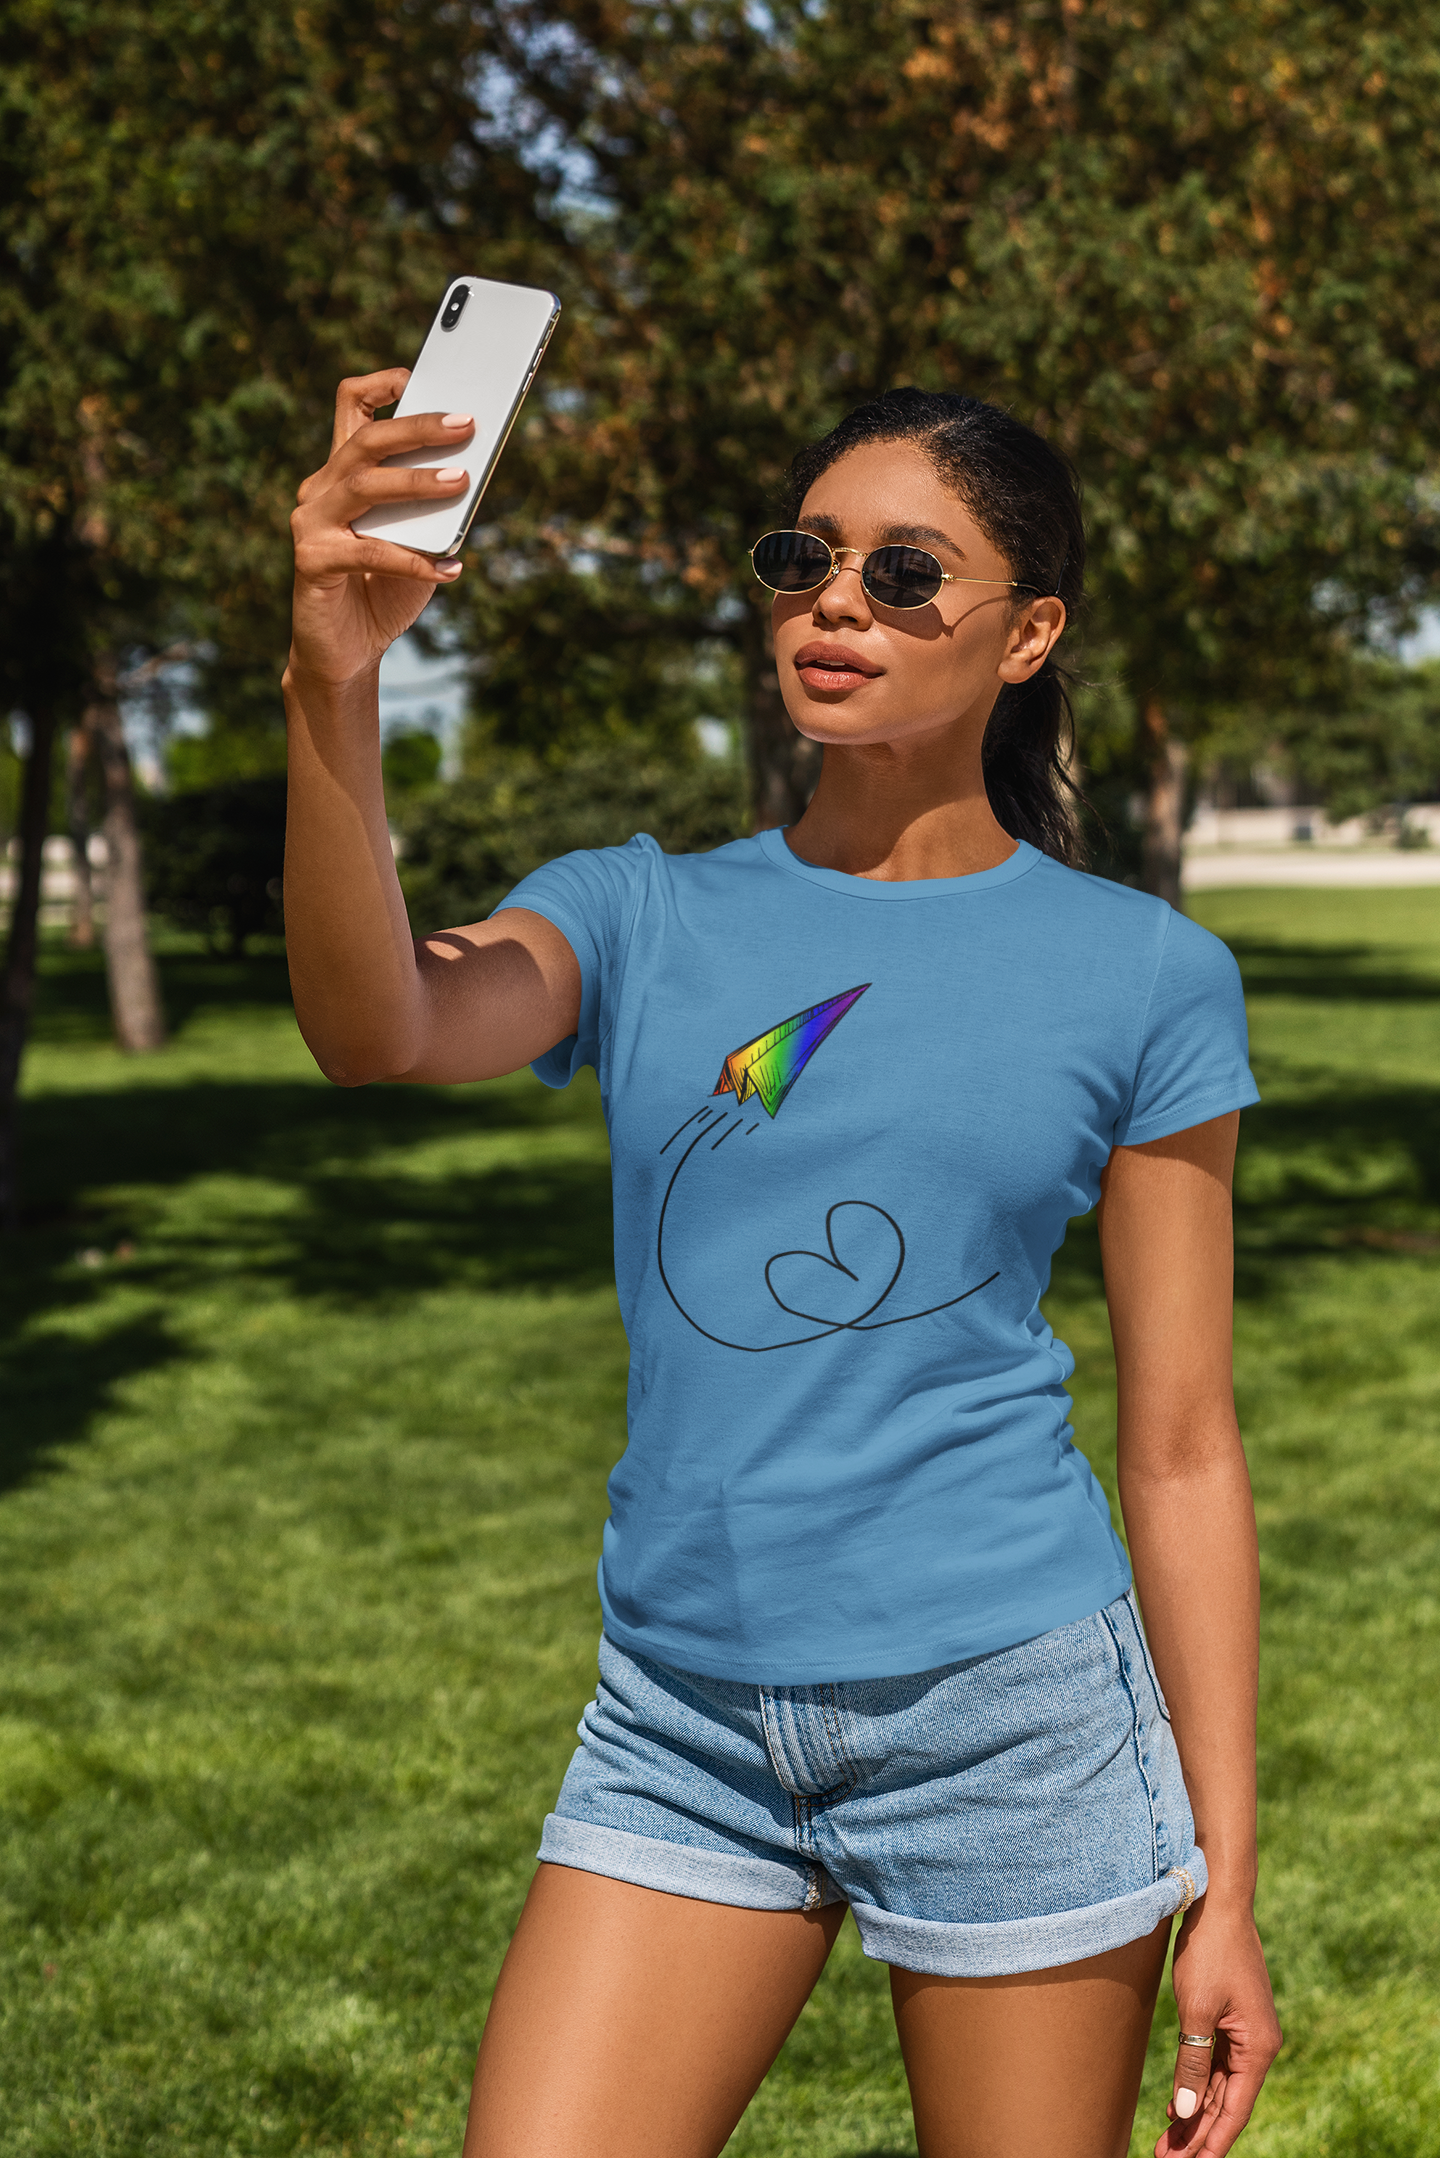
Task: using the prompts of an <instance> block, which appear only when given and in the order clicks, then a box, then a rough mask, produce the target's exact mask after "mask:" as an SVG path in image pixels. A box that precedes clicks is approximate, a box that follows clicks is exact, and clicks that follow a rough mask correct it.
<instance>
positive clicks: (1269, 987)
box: [1226, 936, 1440, 1004]
mask: <svg viewBox="0 0 1440 2158" xmlns="http://www.w3.org/2000/svg"><path fill="white" fill-rule="evenodd" d="M1226 942H1227V943H1228V945H1229V947H1230V949H1231V951H1232V952H1233V953H1234V954H1235V957H1236V959H1237V960H1238V961H1239V962H1240V971H1241V973H1242V975H1243V976H1244V979H1245V988H1246V991H1247V993H1248V994H1249V995H1251V996H1282V997H1319V998H1321V999H1327V1000H1333V1001H1335V1002H1337V1003H1346V1004H1351V1003H1367V1004H1370V1003H1374V1004H1414V1003H1431V1004H1433V1003H1440V974H1435V973H1425V972H1421V971H1420V970H1418V969H1414V968H1409V967H1405V966H1404V965H1397V963H1396V955H1395V951H1394V948H1393V947H1391V946H1386V945H1375V944H1301V943H1296V944H1291V943H1287V942H1285V941H1283V940H1281V939H1278V938H1277V939H1271V938H1262V937H1244V936H1233V937H1227V939H1226Z"/></svg>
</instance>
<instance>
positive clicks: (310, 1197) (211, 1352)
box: [0, 890, 1440, 2158]
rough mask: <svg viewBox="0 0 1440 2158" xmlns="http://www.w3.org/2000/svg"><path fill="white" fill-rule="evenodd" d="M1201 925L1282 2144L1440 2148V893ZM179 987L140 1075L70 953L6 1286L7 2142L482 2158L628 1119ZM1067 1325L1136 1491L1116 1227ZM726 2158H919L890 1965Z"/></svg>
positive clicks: (3, 1780) (572, 1558)
mask: <svg viewBox="0 0 1440 2158" xmlns="http://www.w3.org/2000/svg"><path fill="white" fill-rule="evenodd" d="M1196 912H1197V913H1198V914H1199V915H1200V917H1201V918H1202V919H1203V920H1204V921H1206V922H1207V923H1208V924H1209V925H1210V926H1211V927H1213V928H1215V929H1216V930H1218V931H1219V932H1220V933H1221V934H1222V935H1224V936H1225V937H1226V938H1227V939H1228V940H1229V941H1230V943H1231V944H1232V946H1233V947H1234V949H1235V950H1236V951H1237V953H1238V954H1239V956H1240V958H1241V961H1242V964H1243V965H1244V967H1245V970H1246V976H1247V982H1248V986H1249V991H1250V999H1251V1016H1252V1029H1253V1039H1254V1049H1255V1062H1256V1070H1257V1075H1258V1077H1259V1079H1260V1083H1261V1086H1262V1088H1263V1090H1264V1093H1265V1102H1264V1105H1263V1106H1262V1107H1261V1108H1260V1109H1258V1110H1256V1111H1254V1112H1251V1113H1249V1114H1248V1115H1247V1118H1246V1130H1245V1134H1244V1139H1243V1143H1242V1144H1243V1151H1242V1160H1241V1169H1240V1177H1239V1200H1240V1205H1239V1263H1238V1289H1239V1305H1238V1318H1237V1369H1238V1380H1239V1397H1240V1404H1241V1412H1242V1417H1243V1420H1244V1424H1245V1428H1246V1432H1247V1437H1248V1440H1249V1444H1250V1448H1251V1454H1252V1461H1253V1465H1254V1473H1255V1482H1256V1491H1257V1498H1258V1503H1259V1510H1260V1520H1261V1537H1262V1547H1263V1554H1264V1571H1265V1589H1266V1602H1265V1673H1264V1704H1263V1728H1262V1794H1263V1800H1262V1802H1263V1816H1262V1830H1263V1839H1264V1841H1263V1851H1264V1872H1263V1880H1262V1888H1261V1917H1262V1924H1263V1928H1264V1932H1265V1937H1266V1941H1267V1944H1268V1947H1269V1950H1270V1954H1271V1958H1272V1964H1273V1968H1274V1973H1275V1978H1276V1988H1277V1993H1278V1995H1279V1998H1280V2003H1281V2012H1282V2017H1283V2020H1284V2022H1285V2026H1286V2031H1287V2039H1288V2043H1287V2049H1286V2052H1285V2053H1284V2055H1283V2056H1282V2058H1281V2062H1280V2064H1279V2066H1278V2067H1277V2069H1276V2071H1275V2073H1274V2075H1273V2076H1272V2079H1271V2084H1270V2086H1269V2089H1268V2090H1267V2093H1266V2096H1265V2098H1264V2099H1263V2100H1262V2107H1261V2112H1260V2114H1259V2115H1258V2117H1257V2122H1256V2125H1255V2127H1254V2128H1253V2129H1252V2131H1251V2133H1250V2135H1249V2137H1248V2138H1247V2142H1246V2145H1245V2147H1246V2148H1247V2149H1248V2150H1249V2151H1250V2152H1252V2153H1253V2154H1254V2158H1292V2154H1293V2158H1299V2154H1300V2153H1301V2152H1302V2151H1303V2152H1305V2153H1307V2154H1312V2153H1319V2154H1323V2158H1440V2076H1437V2061H1440V1985H1437V1980H1440V1971H1437V1962H1440V1954H1437V1944H1440V1717H1437V1715H1436V1711H1435V1702H1436V1678H1437V1666H1440V1655H1437V1644H1440V1568H1437V1561H1440V1535H1437V1528H1440V1478H1437V1447H1436V1443H1435V1433H1436V1427H1437V1420H1440V1330H1437V1325H1436V1310H1435V1304H1436V1292H1437V1288H1440V890H1437V891H1428V890H1427V891H1418V892H1376V893H1346V894H1343V895H1341V894H1329V893H1323V892H1263V893H1238V892H1237V893H1211V894H1207V895H1205V896H1204V897H1203V899H1202V900H1200V901H1199V902H1198V903H1197V905H1196ZM166 986H167V997H168V999H169V1003H170V1008H171V1011H172V1015H173V1017H174V1018H175V1021H176V1033H175V1039H174V1042H173V1044H172V1046H171V1047H170V1048H169V1049H167V1050H166V1051H165V1052H164V1054H163V1055H161V1056H158V1057H156V1058H153V1059H149V1060H146V1061H136V1062H128V1063H127V1062H125V1061H123V1060H122V1059H120V1058H119V1057H118V1056H117V1055H116V1054H115V1052H114V1051H113V1050H112V1049H111V1048H110V1046H109V1044H108V1041H107V1038H106V1030H105V1024H104V1014H103V996H102V993H101V988H100V984H99V980H98V977H97V974H96V971H95V968H94V966H93V964H91V963H90V962H89V961H86V960H80V959H76V958H71V957H67V956H65V955H62V954H59V953H55V954H52V956H51V959H50V962H49V968H48V972H47V977H46V985H45V1001H44V1008H43V1010H42V1013H41V1016H40V1022H39V1026H38V1029H37V1037H36V1043H35V1047H34V1050H33V1053H32V1056H31V1059H30V1062H29V1066H28V1074H27V1087H28V1101H27V1111H26V1133H27V1145H28V1148H29V1201H30V1209H31V1215H32V1225H31V1226H30V1227H29V1228H28V1229H27V1231H26V1232H25V1234H24V1236H23V1237H22V1238H21V1239H20V1240H18V1242H17V1243H16V1244H15V1245H14V1246H13V1248H12V1249H11V1250H10V1251H9V1252H8V1253H7V1254H6V1256H5V1257H4V1259H3V1261H0V1270H3V1271H0V1359H3V1362H0V1389H3V1391H0V1419H3V1421H0V1568H3V1578H4V1582H5V1589H6V1593H5V1597H4V1603H3V1608H0V1974H3V1975H0V2092H3V2100H4V2102H3V2104H0V2154H6V2158H8V2154H11V2153H14V2154H16V2158H19V2154H21V2153H23V2154H25V2158H60V2154H62V2153H63V2154H64V2158H89V2154H92V2153H94V2154H100V2153H104V2154H107V2158H109V2154H114V2158H131V2154H140V2153H145V2154H152V2153H153V2154H160V2158H182V2154H183V2158H202V2154H203V2158H210V2154H215V2158H219V2154H221V2153H225V2154H243V2158H250V2154H252V2153H253V2154H256V2158H259V2154H268V2153H289V2152H299V2151H332V2152H341V2151H349V2152H353V2153H357V2154H358V2153H361V2152H381V2151H384V2152H394V2153H408V2154H419V2153H426V2152H436V2153H454V2152H456V2151H457V2149H458V2141H459V2128H460V2122H461V2119H462V2117H463V2109H464V2102H465V2093H466V2089H467V2086H468V2081H469V2073H470V2066H471V2061H472V2058H473V2051H474V2046H475V2042H476V2039H477V2036H478V2032H479V2028H480V2023H481V2019H482V2016H483V2011H484V2004H485V1999H486V1996H487V1993H488V1989H489V1987H490V1985H491V1983H492V1981H493V1978H494V1975H495V1971H496V1969H497V1967H498V1963H499V1960H500V1957H501V1955H502V1953H503V1950H504V1945H505V1941H506V1938H507V1935H508V1931H509V1928H510V1926H511V1924H512V1923H513V1920H514V1917H515V1914H516V1911H517V1909H518V1906H519V1903H520V1900H521V1898H522V1896H523V1893H524V1889H525V1885H526V1882H527V1879H528V1877H529V1873H530V1869H531V1862H532V1854H533V1851H534V1848H535V1843H536V1839H537V1835H538V1830H539V1824H540V1821H541V1818H542V1816H543V1814H544V1813H545V1811H546V1810H547V1807H548V1805H549V1803H550V1801H551V1799H552V1797H553V1794H554V1791H555V1788H556V1786H557V1784H558V1782H559V1779H560V1776H561V1774H562V1772H563V1769H564V1765H565V1762H566V1760H567V1758H568V1755H569V1752H570V1748H571V1745H572V1743H573V1735H572V1734H573V1726H574V1723H575V1720H576V1718H577V1716H578V1714H579V1711H580V1709H581V1707H582V1706H583V1704H584V1702H585V1700H586V1698H587V1696H588V1693H589V1691H590V1686H591V1674H592V1669H593V1657H594V1646H595V1637H596V1633H597V1629H598V1607H597V1604H596V1599H595V1590H594V1562H595V1555H596V1550H597V1547H598V1541H599V1534H600V1526H601V1522H602V1520H603V1516H604V1489H603V1487H604V1478H605V1474H606V1471H607V1469H608V1468H609V1466H610V1464H611V1462H612V1461H613V1460H614V1458H615V1456H616V1453H617V1452H618V1449H619V1446H620V1442H621V1434H622V1425H623V1403H624V1380H625V1344H624V1340H623V1337H622V1334H621V1330H620V1326H619V1320H618V1316H617V1312H616V1307H615V1297H614V1290H613V1286H612V1283H611V1279H610V1274H609V1257H610V1242H609V1217H608V1203H609V1201H608V1163H607V1155H606V1147H605V1138H604V1132H603V1128H602V1126H601V1122H600V1117H599V1109H598V1101H597V1097H596V1093H595V1090H594V1086H593V1083H592V1082H591V1081H590V1080H589V1079H588V1077H587V1078H586V1079H585V1080H584V1081H583V1082H581V1083H580V1084H578V1085H577V1086H576V1087H574V1088H572V1089H571V1090H570V1091H569V1092H568V1093H567V1094H563V1095H556V1094H551V1093H547V1092H546V1091H545V1090H544V1089H542V1088H541V1087H539V1086H538V1085H537V1084H535V1083H534V1082H532V1081H531V1080H530V1079H529V1077H528V1076H524V1077H520V1078H517V1079H514V1080H509V1081H505V1082H502V1083H500V1084H498V1085H494V1086H490V1087H487V1088H484V1089H457V1090H454V1091H451V1092H449V1093H442V1092H431V1091H428V1090H421V1089H407V1088H382V1089H371V1090H366V1091H363V1092H359V1093H353V1094H349V1093H342V1092H337V1091H335V1090H332V1089H330V1088H328V1087H327V1086H326V1085H325V1083H324V1082H323V1081H322V1080H321V1079H320V1078H319V1077H318V1075H317V1074H316V1073H315V1072H314V1070H313V1068H312V1067H311V1066H310V1064H309V1060H308V1058H307V1056H306V1054H305V1051H304V1049H303V1047H302V1045H301V1043H300V1042H299V1039H298V1037H297V1035H296V1033H295V1029H294V1024H293V1020H292V1019H291V1017H290V1015H289V1012H288V1008H287V1006H286V1004H285V1001H284V980H283V970H282V968H281V965H280V963H279V961H278V960H277V959H275V958H274V957H269V958H256V959H254V960H251V961H250V962H248V963H246V964H243V965H230V964H222V963H219V962H213V961H209V960H206V959H203V958H201V957H198V956H195V955H193V954H190V953H187V951H186V950H185V949H184V947H183V946H177V947H175V948H174V949H173V950H172V951H171V952H170V953H169V955H168V956H167V959H166ZM1047 1308H1048V1310H1049V1313H1050V1316H1051V1318H1052V1319H1053V1321H1054V1323H1055V1325H1056V1327H1057V1330H1058V1331H1060V1332H1061V1333H1062V1334H1063V1335H1065V1337H1066V1338H1067V1339H1068V1340H1070V1341H1071V1343H1072V1345H1073V1346H1074V1348H1075V1351H1076V1355H1077V1359H1078V1366H1079V1369H1078V1374H1077V1381H1076V1395H1077V1414H1076V1423H1077V1431H1078V1435H1079V1437H1080V1439H1081V1442H1082V1443H1083V1444H1084V1445H1085V1446H1086V1448H1087V1450H1088V1451H1089V1453H1090V1455H1091V1458H1092V1459H1093V1460H1094V1461H1095V1463H1096V1466H1097V1468H1098V1469H1099V1470H1100V1472H1101V1474H1102V1476H1104V1477H1105V1478H1106V1479H1107V1481H1113V1479H1112V1478H1111V1463H1110V1451H1111V1449H1110V1436H1111V1430H1112V1425H1113V1382H1112V1379H1111V1375H1110V1369H1109V1356H1108V1345H1107V1335H1106V1329H1105V1319H1104V1307H1103V1303H1102V1301H1101V1298H1100V1294H1099V1286H1098V1277H1097V1268H1096V1257H1095V1242H1094V1237H1093V1233H1092V1231H1091V1229H1090V1227H1089V1225H1088V1224H1080V1225H1077V1227H1076V1229H1075V1230H1074V1231H1073V1232H1072V1235H1071V1238H1070V1241H1069V1243H1068V1244H1067V1246H1066V1248H1065V1250H1064V1252H1063V1253H1062V1254H1061V1257H1060V1259H1059V1260H1058V1261H1057V1266H1056V1278H1055V1285H1054V1288H1053V1290H1052V1293H1051V1296H1050V1298H1049V1300H1048V1307H1047ZM1204 1563H1205V1524H1204V1523H1203V1521H1197V1523H1196V1524H1195V1565H1196V1567H1197V1568H1199V1567H1203V1565H1204ZM1062 1832H1063V1831H1062ZM1174 2028H1175V2026H1174V2018H1173V2013H1172V2011H1171V2010H1170V2009H1169V2007H1168V2005H1166V2004H1163V2003H1162V2010H1161V2015H1160V2017H1159V2020H1158V2023H1157V2032H1156V2039H1155V2044H1154V2046H1153V2048H1152V2055H1151V2062H1150V2068H1149V2071H1148V2074H1147V2079H1146V2087H1145V2092H1144V2095H1143V2097H1142V2103H1141V2112H1140V2118H1139V2121H1138V2123H1137V2129H1136V2136H1135V2141H1134V2146H1133V2147H1134V2150H1135V2151H1136V2152H1137V2153H1138V2152H1140V2151H1142V2150H1146V2149H1148V2148H1149V2145H1150V2143H1151V2142H1153V2139H1154V2136H1155V2134H1156V2133H1157V2131H1158V2129H1159V2127H1160V2125H1161V2119H1162V2109H1163V2101H1164V2095H1165V2092H1166V2089H1167V2088H1168V2074H1169V2063H1170V2058H1171V2052H1170V2048H1171V2045H1172V2043H1173V2034H1174ZM730 2148H731V2151H732V2152H733V2153H735V2154H736V2158H762V2154H763V2158H891V2154H894V2158H898V2154H901V2153H905V2152H911V2151H913V2150H914V2141H913V2137H912V2134H911V2130H910V2123H909V2114H908V2108H907V2105H906V2102H905V2090H904V2079H903V2076H902V2074H901V2071H900V2066H899V2061H898V2056H897V2053H896V2048H895V2043H894V2038H893V2033H892V2030H891V2025H890V2018H889V2008H888V1989H887V1985H886V1978H885V1973H884V1970H883V1969H882V1968H880V1967H878V1966H875V1965H872V1964H869V1963H867V1962H866V1961H865V1960H864V1958H863V1957H862V1956H861V1955H860V1953H859V1949H858V1943H857V1940H856V1937H855V1934H854V1931H853V1928H851V1927H848V1926H847V1928H846V1929H845V1931H844V1933H843V1934H842V1936H841V1945H840V1947H839V1948H838V1949H837V1951H836V1954H835V1956H834V1957H833V1958H832V1961H831V1965H830V1968H829V1970H828V1971H827V1973H826V1975H825V1978H824V1980H823V1981H822V1984H821V1986H820V1988H819V1989H818V1991H817V1993H816V1995H815V1998H814V2000H813V2001H812V2003H811V2005H810V2006H809V2008H808V2009H807V2010H806V2012H805V2014H804V2015H803V2016H802V2018H801V2021H800V2023H799V2025H798V2026H797V2029H796V2031H795V2033H794V2035H793V2036H792V2038H791V2040H790V2043H789V2044H788V2046H787V2047H786V2049H785V2051H784V2053H783V2054H782V2056H781V2059H780V2061H779V2062H778V2064H777V2066H776V2068H775V2070H774V2071H773V2073H772V2074H771V2076H770V2078H769V2079H768V2081H767V2083H766V2085H765V2087H764V2088H763V2090H762V2091H761V2093H760V2094H759V2096H758V2098H757V2099H756V2101H755V2104H754V2105H753V2106H752V2108H751V2111H750V2113H749V2115H748V2116H747V2118H746V2120H745V2122H744V2123H743V2124H742V2126H741V2128H740V2129H739V2131H738V2132H737V2134H736V2136H735V2138H734V2140H733V2142H732V2144H731V2146H730ZM1017 2158H1020V2154H1017Z"/></svg>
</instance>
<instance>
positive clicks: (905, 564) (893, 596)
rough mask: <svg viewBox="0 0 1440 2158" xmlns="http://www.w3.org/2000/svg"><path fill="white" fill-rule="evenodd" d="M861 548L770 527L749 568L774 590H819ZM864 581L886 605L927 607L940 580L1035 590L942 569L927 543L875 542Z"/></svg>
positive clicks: (864, 567) (863, 570)
mask: <svg viewBox="0 0 1440 2158" xmlns="http://www.w3.org/2000/svg"><path fill="white" fill-rule="evenodd" d="M863 553H864V550H863V549H862V548H859V547H832V546H831V545H830V543H829V542H828V540H823V539H821V538H820V537H819V536H818V534H816V533H814V532H767V533H766V534H765V537H764V539H760V540H756V542H755V545H754V546H753V547H752V548H751V549H750V567H751V568H752V569H753V570H754V572H755V575H756V576H757V577H758V578H759V580H760V582H761V584H763V585H766V586H768V587H769V589H770V590H771V591H772V592H817V591H818V590H819V589H820V587H821V585H822V584H828V583H829V582H830V579H831V578H832V577H833V576H835V575H836V573H837V571H838V570H839V569H840V568H841V567H842V560H841V558H842V556H844V555H847V554H863ZM860 582H861V584H862V585H863V586H864V587H865V590H866V592H867V593H868V594H869V596H870V598H871V599H873V600H876V601H878V602H879V604H880V605H881V606H882V607H924V606H928V604H929V602H930V601H931V600H932V599H934V597H935V595H936V593H937V592H938V591H939V590H940V587H941V586H942V585H946V584H988V585H1004V586H1007V587H1008V588H1009V589H1010V590H1011V591H1015V592H1018V591H1022V590H1023V591H1026V592H1029V591H1031V590H1032V589H1033V587H1032V586H1030V585H1024V586H1021V585H1020V584H1018V583H1017V581H1016V580H1015V578H1013V577H957V576H955V575H953V574H952V572H951V571H949V570H946V569H942V568H941V567H940V564H939V563H938V562H937V561H936V559H935V557H934V555H933V554H931V553H929V551H928V550H927V549H926V548H924V547H874V548H872V549H871V551H870V553H869V554H867V555H865V558H864V560H863V561H862V562H861V564H860Z"/></svg>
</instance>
